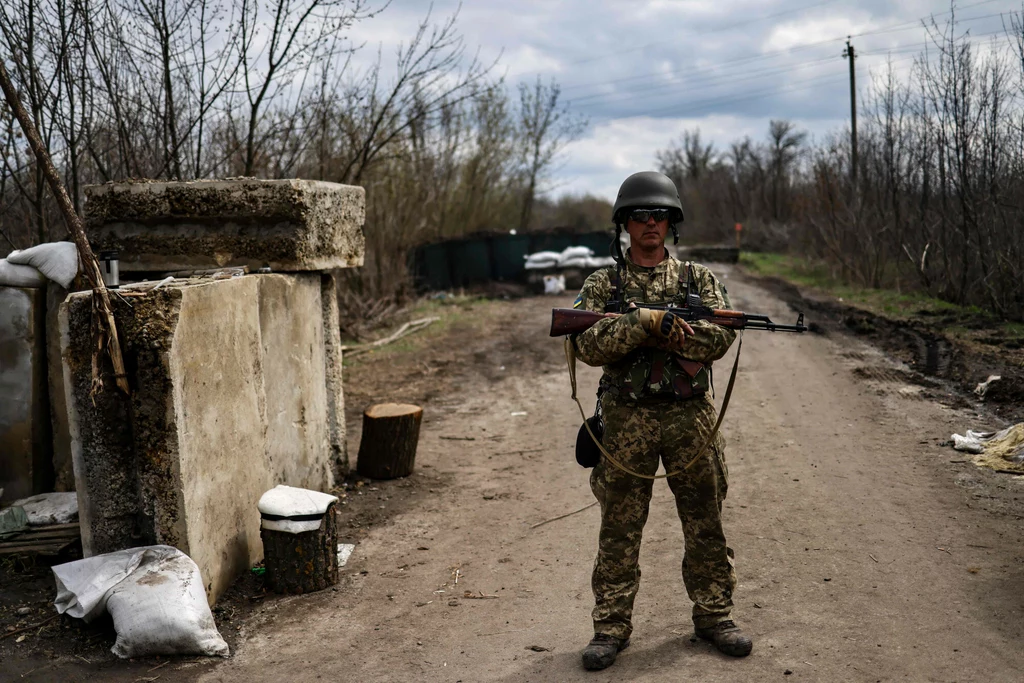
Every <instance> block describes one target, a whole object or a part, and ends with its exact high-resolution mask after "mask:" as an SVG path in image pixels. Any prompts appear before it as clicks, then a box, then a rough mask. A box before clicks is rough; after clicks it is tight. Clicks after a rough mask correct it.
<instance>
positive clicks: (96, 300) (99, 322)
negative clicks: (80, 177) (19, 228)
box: [0, 59, 131, 396]
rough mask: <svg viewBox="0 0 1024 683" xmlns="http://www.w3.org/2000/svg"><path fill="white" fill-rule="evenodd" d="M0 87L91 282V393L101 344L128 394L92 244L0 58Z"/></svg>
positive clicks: (97, 383)
mask: <svg viewBox="0 0 1024 683" xmlns="http://www.w3.org/2000/svg"><path fill="white" fill-rule="evenodd" d="M0 88H2V89H3V91H4V97H5V98H6V99H7V104H8V105H9V106H10V108H11V111H13V112H14V115H15V117H17V119H18V123H20V124H21V129H22V131H24V133H25V137H26V138H28V141H29V144H30V145H32V151H33V152H35V155H36V160H37V161H38V162H39V165H40V166H41V167H42V169H43V174H44V175H45V176H46V182H47V183H48V184H49V186H50V190H51V191H52V192H53V195H54V197H55V198H56V199H57V204H58V206H60V210H61V213H62V214H64V220H65V221H66V222H67V224H68V230H70V231H71V236H72V238H74V240H75V245H76V246H77V247H78V259H79V261H80V262H81V264H82V271H83V272H84V274H85V277H86V278H87V279H88V280H89V284H90V285H92V329H93V336H94V340H95V346H94V348H93V353H92V389H91V393H92V395H93V396H95V395H96V393H97V392H98V391H99V390H100V389H102V388H103V378H102V375H101V374H100V356H101V355H102V353H103V350H104V348H105V349H106V351H107V354H108V355H109V356H110V363H111V365H112V366H113V368H114V379H115V380H116V382H117V386H118V388H120V389H121V391H123V392H124V393H125V394H126V395H128V394H130V393H131V391H130V390H129V389H128V376H127V374H126V373H125V369H124V359H123V358H122V356H121V344H120V343H119V342H118V339H117V326H116V325H115V323H114V313H113V311H112V310H111V308H110V293H109V292H108V291H107V287H106V285H104V284H103V276H102V275H101V274H100V265H99V263H97V261H96V256H95V255H94V254H93V253H92V248H91V247H90V246H89V240H88V238H87V237H86V236H85V229H84V228H83V227H82V219H81V217H79V215H78V213H76V212H75V208H74V205H72V203H71V198H70V197H69V196H68V192H67V190H66V189H65V188H64V183H63V182H62V181H61V179H60V176H59V175H57V169H56V168H54V166H53V161H51V160H50V155H49V153H47V151H46V147H44V146H43V141H42V139H41V138H40V137H39V131H37V130H36V127H35V124H33V123H32V119H31V118H29V115H28V112H27V111H25V107H24V105H22V103H21V99H20V98H19V97H18V93H17V91H16V90H15V89H14V84H13V83H12V82H11V77H10V75H9V74H8V73H7V67H5V66H4V63H3V60H2V59H0Z"/></svg>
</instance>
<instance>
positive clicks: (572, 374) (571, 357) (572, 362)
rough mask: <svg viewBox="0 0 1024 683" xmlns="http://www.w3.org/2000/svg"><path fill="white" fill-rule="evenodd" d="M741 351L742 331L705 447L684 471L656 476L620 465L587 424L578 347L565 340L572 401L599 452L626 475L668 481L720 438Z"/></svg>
mask: <svg viewBox="0 0 1024 683" xmlns="http://www.w3.org/2000/svg"><path fill="white" fill-rule="evenodd" d="M741 350H743V333H742V331H741V332H740V343H739V346H737V347H736V360H734V361H733V363H732V374H730V375H729V385H728V386H727V387H726V389H725V398H724V399H722V410H721V412H719V413H718V421H717V422H715V428H714V429H712V430H711V435H710V436H709V437H708V440H707V441H705V442H704V445H703V446H701V448H700V450H699V451H698V452H697V455H695V456H693V459H691V460H690V462H688V463H686V464H685V465H684V466H683V468H682V469H679V470H676V471H675V472H666V473H665V474H655V475H650V474H641V473H639V472H634V471H633V470H631V469H630V468H628V467H626V466H625V465H623V464H622V463H620V462H619V461H618V460H616V459H615V458H613V457H612V455H611V453H609V452H608V451H607V450H606V449H605V447H604V444H602V443H601V440H600V439H598V438H597V437H596V436H595V435H594V432H593V431H592V430H591V429H590V423H588V422H587V414H586V412H585V411H584V410H583V404H582V403H580V400H579V399H578V398H577V397H576V347H575V346H573V344H572V340H570V339H569V337H566V338H565V363H566V365H568V366H569V382H570V383H571V384H572V400H574V401H576V406H577V407H578V408H579V409H580V417H582V418H583V426H584V427H586V428H587V433H588V434H590V438H591V439H593V440H594V443H595V444H596V445H597V448H598V450H600V451H601V454H602V455H603V456H604V457H606V458H607V459H608V462H610V463H611V464H612V465H614V466H615V467H617V468H619V469H620V470H622V471H623V472H625V473H626V474H631V475H633V476H634V477H639V478H640V479H667V478H668V477H674V476H676V475H679V474H682V473H683V472H685V471H686V470H688V469H690V467H691V466H692V465H693V464H694V463H695V462H697V461H698V460H700V458H701V457H702V456H703V455H704V452H705V451H707V449H708V446H710V445H711V444H712V443H714V441H715V437H716V436H718V428H719V427H721V426H722V420H723V419H725V411H726V409H727V408H728V407H729V398H730V397H731V396H732V388H733V385H735V384H736V371H737V370H738V369H739V367H740V351H741Z"/></svg>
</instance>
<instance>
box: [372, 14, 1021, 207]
mask: <svg viewBox="0 0 1024 683" xmlns="http://www.w3.org/2000/svg"><path fill="white" fill-rule="evenodd" d="M979 2H980V0H964V4H963V5H962V7H963V8H962V9H960V10H959V11H958V16H959V17H960V18H961V19H962V20H963V23H962V24H961V25H960V26H958V31H961V32H962V31H967V30H969V31H970V32H971V34H972V35H974V36H983V35H984V34H986V33H992V32H997V31H999V30H1000V29H1001V26H1002V20H1001V19H1000V18H999V17H987V18H985V17H986V16H987V15H991V14H994V13H998V12H1001V11H1003V12H1009V11H1017V12H1019V11H1021V6H1020V3H1019V0H992V1H989V2H982V3H980V4H978V3H979ZM972 5H977V7H972ZM459 7H460V4H459V2H458V0H435V1H434V5H433V16H434V17H435V18H437V19H441V18H442V17H445V16H448V15H450V14H452V13H453V12H455V11H456V10H458V9H459ZM948 10H949V6H948V4H947V3H946V2H938V0H902V1H901V2H899V3H893V2H891V0H856V1H855V0H831V1H830V0H819V1H817V2H816V1H815V0H729V1H725V0H633V1H630V2H625V1H624V0H561V1H560V2H550V0H462V4H461V10H459V21H458V27H459V30H460V31H461V33H462V35H463V36H464V37H465V42H466V58H467V59H469V58H470V57H472V56H473V55H476V54H479V55H480V57H481V59H482V60H483V61H485V62H486V61H488V60H493V59H494V58H496V57H497V56H498V55H501V59H500V62H499V65H498V68H497V73H498V74H502V75H504V76H505V77H506V81H507V82H508V84H509V86H510V87H515V85H516V84H517V83H518V82H520V81H527V82H529V81H533V80H534V79H536V78H537V77H538V76H539V77H541V78H543V79H544V80H547V79H550V78H553V79H556V80H557V82H558V83H559V84H560V85H561V86H562V94H563V97H564V98H565V100H566V101H567V102H569V103H570V105H571V107H572V109H573V111H574V112H575V113H578V114H581V115H583V116H586V117H587V118H588V119H589V120H590V121H591V126H590V129H589V130H588V131H587V133H586V135H585V137H584V138H582V139H581V140H578V141H576V142H575V143H573V144H572V145H570V146H569V147H568V148H567V149H566V151H565V154H564V155H563V164H562V165H561V166H560V167H559V168H558V169H557V170H556V172H555V174H554V177H553V178H552V181H553V182H552V187H553V190H552V192H553V193H554V194H560V193H562V192H563V191H573V192H584V191H591V192H594V193H598V194H603V195H605V196H607V195H608V194H610V193H614V190H615V189H616V188H617V187H618V184H619V183H620V182H621V180H622V178H624V177H625V175H628V173H629V172H632V171H634V170H639V169H640V168H645V167H646V168H650V167H651V165H653V163H654V154H655V152H656V150H657V149H659V148H663V147H664V146H665V145H667V144H668V142H669V141H670V140H672V139H673V138H675V137H678V135H679V134H680V133H681V132H682V130H684V129H685V128H687V127H694V126H698V125H699V126H700V128H701V131H702V133H703V134H704V135H705V136H706V137H708V138H709V139H713V140H714V141H715V142H716V143H718V144H723V145H724V144H727V143H728V142H729V141H731V140H733V139H736V138H740V137H742V136H744V135H751V136H752V137H754V138H756V139H759V138H761V137H763V135H764V131H766V130H767V127H768V121H769V120H770V119H773V118H777V119H789V120H793V121H795V122H797V123H798V124H799V125H801V126H802V127H804V128H805V129H807V130H808V131H810V132H811V133H812V134H813V135H815V136H818V137H822V136H824V135H825V134H826V133H827V132H828V131H829V130H833V131H838V130H840V129H842V128H843V126H846V125H848V123H847V120H848V117H849V107H850V101H849V82H848V73H849V72H848V68H849V65H848V62H846V61H845V60H844V59H843V58H842V57H841V54H842V51H843V48H844V47H845V42H846V36H847V35H852V36H853V37H852V41H853V44H854V46H855V48H856V50H857V53H858V60H857V62H856V67H857V84H858V91H859V92H860V98H861V101H862V102H863V101H865V99H866V98H865V96H866V95H867V93H868V92H869V90H870V88H871V78H872V75H874V74H881V73H883V72H884V71H885V68H886V60H887V58H888V53H890V52H891V53H892V57H891V58H892V59H893V68H894V69H895V70H896V72H897V73H898V74H900V76H901V77H905V76H906V74H907V73H908V71H909V69H910V68H911V66H912V64H913V60H914V57H915V55H916V54H917V51H918V50H920V49H921V48H922V47H923V44H924V42H925V41H926V40H927V34H926V32H925V30H924V29H923V27H922V26H921V19H922V18H924V17H928V16H929V15H932V14H934V15H935V17H936V19H937V20H938V21H939V22H940V24H941V23H942V22H944V21H945V20H946V18H947V17H948ZM425 12H426V5H425V4H424V3H423V2H421V0H393V1H392V4H391V5H390V6H389V7H388V8H387V9H386V10H385V11H384V12H383V13H382V14H381V15H380V16H379V17H377V18H375V19H374V20H372V22H365V24H366V25H365V26H361V27H357V31H356V32H354V33H358V30H362V29H363V28H365V29H367V30H368V33H367V35H370V36H373V38H374V39H375V40H379V41H383V42H384V43H385V47H384V50H385V53H386V52H387V50H388V49H389V48H388V45H389V44H390V43H396V42H397V41H398V40H399V39H400V36H402V35H403V32H406V34H407V35H406V37H405V39H406V40H407V38H408V36H411V34H412V31H413V30H414V29H415V26H416V24H417V22H418V21H419V20H421V19H422V17H423V15H424V14H425ZM372 25H375V26H372ZM353 39H354V40H358V35H354V36H353ZM984 40H987V39H984ZM980 42H981V39H979V43H980ZM982 49H988V48H987V47H985V48H982Z"/></svg>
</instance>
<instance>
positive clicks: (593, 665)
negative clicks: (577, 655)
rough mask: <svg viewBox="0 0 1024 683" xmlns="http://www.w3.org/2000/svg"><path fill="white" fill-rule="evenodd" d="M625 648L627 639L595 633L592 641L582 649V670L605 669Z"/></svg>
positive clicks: (627, 643)
mask: <svg viewBox="0 0 1024 683" xmlns="http://www.w3.org/2000/svg"><path fill="white" fill-rule="evenodd" d="M627 647H629V638H626V639H625V640H623V639H622V638H616V637H615V636H610V635H608V634H607V633H595V634H594V638H593V640H591V641H590V642H589V643H587V646H586V647H585V648H584V649H583V668H584V669H587V670H588V671H598V670H600V669H607V668H608V667H609V666H611V665H612V664H614V663H615V658H616V657H617V656H618V655H619V653H620V652H622V651H623V650H625V649H626V648H627Z"/></svg>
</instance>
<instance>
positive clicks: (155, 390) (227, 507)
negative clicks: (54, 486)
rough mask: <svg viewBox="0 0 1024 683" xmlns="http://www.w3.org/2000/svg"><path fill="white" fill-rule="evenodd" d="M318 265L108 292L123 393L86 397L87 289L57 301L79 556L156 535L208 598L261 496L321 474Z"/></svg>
mask: <svg viewBox="0 0 1024 683" xmlns="http://www.w3.org/2000/svg"><path fill="white" fill-rule="evenodd" d="M320 289H321V283H320V275H319V274H309V275H305V274H300V275H283V274H271V275H249V276H246V277H241V278H232V279H229V280H220V281H209V280H207V281H190V282H189V283H187V284H183V285H172V286H170V287H167V288H164V289H161V290H158V291H156V292H152V293H148V294H146V295H145V296H136V297H132V298H131V300H130V301H131V308H128V306H127V305H125V304H123V303H121V302H116V303H115V317H116V318H117V322H118V329H119V330H120V331H121V343H122V349H123V352H124V355H125V361H126V366H127V368H128V373H129V382H130V384H131V386H132V391H133V394H132V396H131V398H130V399H127V398H123V397H121V396H119V395H118V394H116V393H115V389H114V388H113V382H112V381H111V382H110V387H109V388H108V389H107V390H106V391H104V392H102V393H101V394H100V395H99V396H97V397H96V398H97V401H96V403H95V404H94V403H93V401H92V398H91V397H90V396H89V379H90V372H91V371H90V367H89V349H90V347H91V342H90V337H89V328H88V320H89V317H88V316H89V299H88V295H83V294H73V295H71V296H70V297H69V298H68V300H67V302H66V303H65V305H64V307H63V308H62V312H61V325H62V330H63V332H64V334H63V335H62V338H63V343H64V345H63V349H64V359H65V368H66V377H65V379H66V382H65V384H66V387H67V392H68V405H69V415H70V420H69V422H70V432H71V439H72V455H73V458H74V463H75V478H76V483H77V490H78V493H79V507H80V515H81V519H82V525H83V529H84V530H85V533H83V544H84V546H85V551H86V553H87V554H88V555H91V554H98V553H102V552H109V551H112V550H117V549H120V548H125V547H131V546H136V545H147V544H153V543H163V544H167V545H173V546H175V547H177V548H180V549H181V550H183V551H184V552H186V553H187V554H188V555H189V556H190V557H191V558H192V559H193V560H195V562H196V564H197V565H199V568H200V570H201V571H202V575H203V577H204V580H205V581H206V582H207V585H206V589H207V594H208V596H209V597H210V600H211V602H212V601H214V600H216V598H217V597H218V596H219V595H221V594H222V593H223V591H224V590H225V589H226V588H227V587H228V586H229V585H230V584H231V582H232V581H233V580H234V579H235V577H236V576H238V574H239V573H241V572H243V571H245V570H247V568H248V567H250V566H251V565H252V564H253V563H254V562H256V561H258V560H259V559H260V557H261V556H262V545H261V542H260V540H259V539H260V536H259V526H260V516H259V513H258V511H257V508H256V504H257V502H258V501H259V498H260V496H261V495H262V494H263V492H265V491H266V490H268V489H269V488H271V487H273V486H275V485H276V484H288V485H291V486H297V487H302V488H311V489H318V490H327V489H328V488H330V486H331V485H332V461H331V450H330V448H329V444H328V441H329V437H328V435H329V433H330V429H329V423H330V419H331V418H330V417H329V415H328V399H327V378H326V368H327V364H326V360H325V357H324V341H323V340H324V331H323V322H322V318H321V310H322V303H321V292H320Z"/></svg>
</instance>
